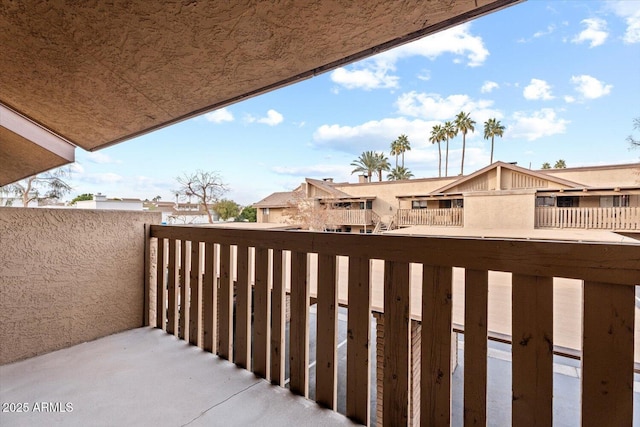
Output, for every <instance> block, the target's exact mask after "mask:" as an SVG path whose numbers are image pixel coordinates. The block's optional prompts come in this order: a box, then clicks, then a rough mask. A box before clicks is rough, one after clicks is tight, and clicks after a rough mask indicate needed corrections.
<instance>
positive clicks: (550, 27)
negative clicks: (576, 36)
mask: <svg viewBox="0 0 640 427" xmlns="http://www.w3.org/2000/svg"><path fill="white" fill-rule="evenodd" d="M555 30H556V26H555V25H553V24H551V25H548V26H547V29H546V30H541V31H536V32H535V33H534V34H533V38H536V39H537V38H540V37H543V36H546V35H549V34H551V33H553V32H554V31H555Z"/></svg>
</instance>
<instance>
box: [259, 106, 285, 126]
mask: <svg viewBox="0 0 640 427" xmlns="http://www.w3.org/2000/svg"><path fill="white" fill-rule="evenodd" d="M282 120H284V117H283V116H282V114H280V113H278V112H277V111H276V110H269V111H267V117H263V118H261V119H258V123H264V124H265V125H269V126H275V125H279V124H280V123H282Z"/></svg>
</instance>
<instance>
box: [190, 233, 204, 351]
mask: <svg viewBox="0 0 640 427" xmlns="http://www.w3.org/2000/svg"><path fill="white" fill-rule="evenodd" d="M201 287H202V283H201V281H200V242H198V241H192V242H191V268H190V274H189V342H190V343H191V344H193V345H202V343H201V342H200V329H201V328H200V325H199V323H200V313H201V307H200V305H201V301H200V293H201V292H200V289H201Z"/></svg>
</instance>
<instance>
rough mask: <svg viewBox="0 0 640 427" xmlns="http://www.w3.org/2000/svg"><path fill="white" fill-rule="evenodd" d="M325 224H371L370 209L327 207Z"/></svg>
mask: <svg viewBox="0 0 640 427" xmlns="http://www.w3.org/2000/svg"><path fill="white" fill-rule="evenodd" d="M326 212H327V224H332V225H371V224H373V216H372V213H373V211H372V210H371V209H327V211H326Z"/></svg>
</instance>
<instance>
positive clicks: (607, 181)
mask: <svg viewBox="0 0 640 427" xmlns="http://www.w3.org/2000/svg"><path fill="white" fill-rule="evenodd" d="M541 172H544V173H548V174H550V175H553V176H556V177H558V178H563V179H568V180H569V181H575V182H578V183H580V184H583V185H586V186H594V187H605V186H613V187H618V186H629V185H639V184H640V164H639V163H635V164H633V163H632V164H627V165H610V166H600V167H597V166H596V167H585V168H570V169H549V170H543V171H541Z"/></svg>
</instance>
